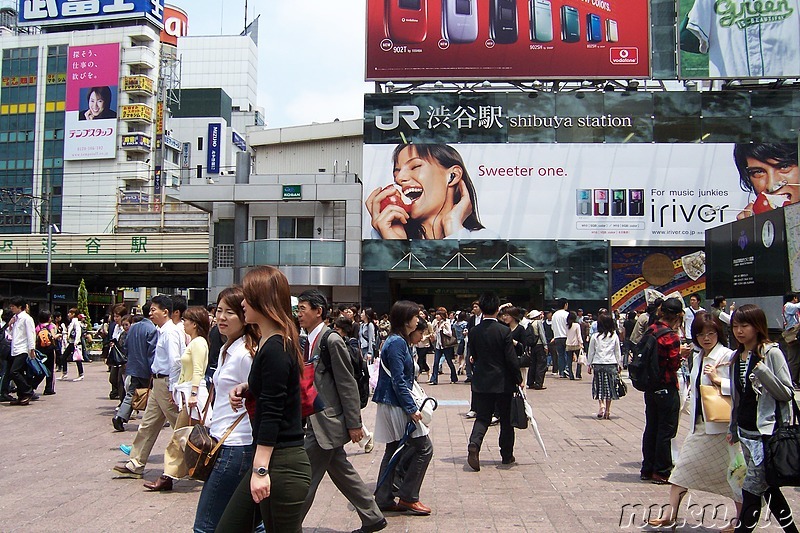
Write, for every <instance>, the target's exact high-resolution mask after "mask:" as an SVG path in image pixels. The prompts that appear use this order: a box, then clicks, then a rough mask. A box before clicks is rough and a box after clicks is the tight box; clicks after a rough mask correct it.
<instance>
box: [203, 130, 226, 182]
mask: <svg viewBox="0 0 800 533" xmlns="http://www.w3.org/2000/svg"><path fill="white" fill-rule="evenodd" d="M221 135H222V124H220V123H219V122H213V123H211V124H209V125H208V157H207V158H206V167H207V168H206V172H207V173H209V174H219V159H220V157H221V156H222V150H221V147H222V142H221V141H222V139H221Z"/></svg>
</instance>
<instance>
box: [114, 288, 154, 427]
mask: <svg viewBox="0 0 800 533" xmlns="http://www.w3.org/2000/svg"><path fill="white" fill-rule="evenodd" d="M142 313H143V314H144V316H145V317H147V316H149V315H150V302H147V303H145V304H144V305H143V306H142ZM125 344H126V346H127V347H128V364H127V365H126V366H125V374H126V378H125V398H124V399H123V400H122V403H121V404H120V406H119V410H118V411H117V414H116V416H115V417H114V418H112V419H111V423H112V424H113V425H114V429H115V430H117V431H125V424H126V423H127V422H128V420H130V419H131V411H132V410H133V408H132V407H131V402H133V394H134V393H135V392H136V389H144V388H146V387H149V386H150V376H151V374H152V372H151V371H150V367H151V366H153V359H154V358H155V356H156V345H157V344H158V329H156V326H155V324H153V321H152V320H150V319H149V318H143V319H142V320H140V321H139V322H136V323H134V324H131V327H130V329H129V330H128V338H127V340H126V341H125Z"/></svg>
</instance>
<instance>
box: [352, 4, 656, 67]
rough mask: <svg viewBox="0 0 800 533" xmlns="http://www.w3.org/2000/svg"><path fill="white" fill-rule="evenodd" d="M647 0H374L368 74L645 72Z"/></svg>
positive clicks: (647, 63)
mask: <svg viewBox="0 0 800 533" xmlns="http://www.w3.org/2000/svg"><path fill="white" fill-rule="evenodd" d="M648 4H649V2H648V1H647V0H630V1H623V0H441V1H435V2H434V1H432V0H368V2H367V59H366V79H367V80H368V81H372V80H376V81H389V80H393V81H401V80H414V81H425V80H429V81H435V80H510V79H525V80H530V79H536V78H538V79H541V78H557V79H567V78H579V79H590V78H601V79H608V78H613V79H623V78H647V77H649V76H650V37H649V29H650V23H649V13H648Z"/></svg>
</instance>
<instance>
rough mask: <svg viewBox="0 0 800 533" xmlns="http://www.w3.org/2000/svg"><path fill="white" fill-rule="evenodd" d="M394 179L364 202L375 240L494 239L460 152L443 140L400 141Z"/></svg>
mask: <svg viewBox="0 0 800 533" xmlns="http://www.w3.org/2000/svg"><path fill="white" fill-rule="evenodd" d="M392 162H393V164H394V172H393V174H394V183H393V184H391V185H388V186H386V187H383V188H377V189H375V190H374V191H372V193H371V194H370V195H369V196H368V197H367V200H366V202H365V205H366V207H367V210H368V211H369V214H370V216H371V217H372V228H373V231H372V234H373V238H375V239H378V238H382V239H467V238H470V239H472V238H478V239H492V238H497V236H496V235H494V234H492V232H490V231H488V230H486V229H485V228H484V227H483V225H482V224H481V222H480V219H479V217H478V202H477V196H476V193H475V186H474V185H473V184H472V180H471V179H470V177H469V173H468V172H467V169H466V168H465V165H464V161H463V159H462V158H461V155H460V154H459V153H458V152H457V151H456V150H455V149H453V148H452V147H450V146H447V145H446V144H401V145H399V146H397V147H396V148H395V149H394V152H393V154H392Z"/></svg>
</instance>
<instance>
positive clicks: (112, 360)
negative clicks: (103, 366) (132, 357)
mask: <svg viewBox="0 0 800 533" xmlns="http://www.w3.org/2000/svg"><path fill="white" fill-rule="evenodd" d="M127 363H128V356H127V355H125V354H124V353H122V350H120V349H119V348H117V346H116V344H113V345H111V350H109V352H108V364H109V365H111V366H122V365H124V364H127Z"/></svg>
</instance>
